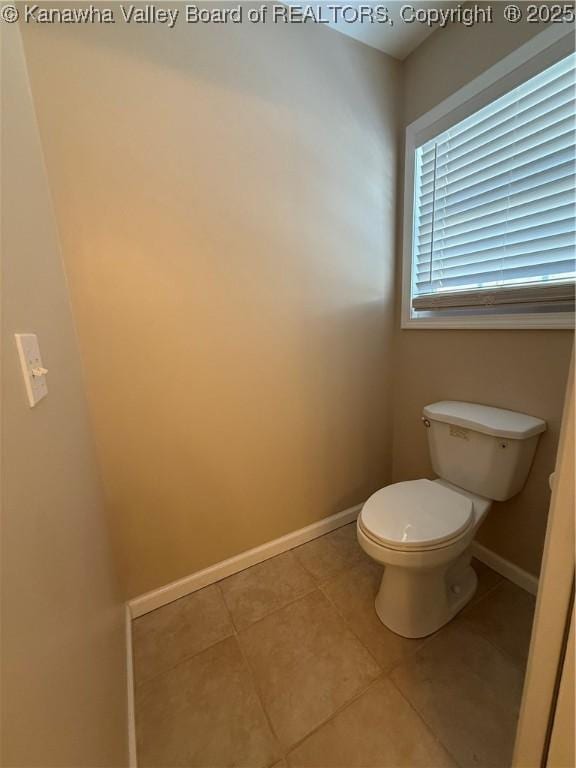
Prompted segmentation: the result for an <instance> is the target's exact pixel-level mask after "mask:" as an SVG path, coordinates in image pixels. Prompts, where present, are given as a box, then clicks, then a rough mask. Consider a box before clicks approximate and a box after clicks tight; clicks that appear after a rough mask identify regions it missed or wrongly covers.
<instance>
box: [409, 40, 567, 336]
mask: <svg viewBox="0 0 576 768" xmlns="http://www.w3.org/2000/svg"><path fill="white" fill-rule="evenodd" d="M575 77H576V54H574V53H569V54H568V55H563V56H561V57H560V58H559V59H558V60H556V61H555V62H554V63H552V64H550V65H548V66H546V67H545V68H544V69H541V71H539V72H538V73H537V74H535V75H532V76H530V77H528V78H527V79H524V80H523V81H522V82H521V83H520V84H518V85H516V86H515V87H513V88H511V89H510V88H509V89H508V90H507V91H506V92H504V93H503V95H499V96H498V97H496V98H492V99H491V100H488V101H487V103H484V105H483V106H482V107H481V108H479V109H474V108H473V107H474V105H472V111H471V112H470V113H469V114H468V116H466V117H464V118H463V119H461V118H460V119H457V120H454V117H453V118H452V120H453V122H451V121H450V119H449V118H450V116H449V115H448V116H445V119H444V123H445V122H446V117H448V122H451V124H450V125H449V127H448V128H445V129H441V130H438V127H439V123H438V121H435V123H432V125H430V126H426V128H425V129H424V130H421V129H420V131H419V135H417V136H414V137H413V138H414V139H415V140H413V141H411V142H407V151H409V152H410V153H411V158H410V160H411V162H410V164H409V171H410V178H409V179H408V182H409V184H408V193H409V194H412V200H411V203H412V205H411V210H410V211H409V213H410V221H409V225H410V231H409V237H408V241H409V258H410V262H409V265H408V266H409V271H410V279H409V282H408V281H405V284H407V288H408V289H409V297H408V299H409V307H408V308H407V309H408V317H405V319H407V320H408V321H409V322H408V323H404V325H405V326H406V325H412V324H419V325H422V324H426V325H432V326H436V327H438V325H444V326H446V327H469V326H470V325H471V324H472V325H477V326H487V325H490V326H492V327H496V326H498V325H503V326H506V327H513V326H517V327H522V326H525V325H527V323H525V318H526V316H529V318H530V321H529V323H528V325H530V326H531V327H541V326H547V327H550V326H561V327H566V326H567V325H568V326H569V324H570V322H571V319H572V316H571V315H570V313H573V310H574V279H575V276H576V272H575V261H574V258H575V239H576V155H575V135H576V134H575V131H576V119H575V115H576V99H575V95H576V93H575V90H576V89H575ZM484 100H485V101H486V94H485V95H484ZM440 125H442V122H441V121H440ZM568 316H569V317H568ZM410 321H412V322H410ZM471 321H472V322H471Z"/></svg>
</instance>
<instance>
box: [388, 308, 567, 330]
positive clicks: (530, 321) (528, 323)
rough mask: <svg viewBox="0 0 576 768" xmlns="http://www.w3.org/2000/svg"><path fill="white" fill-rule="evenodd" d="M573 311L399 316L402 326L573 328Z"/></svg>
mask: <svg viewBox="0 0 576 768" xmlns="http://www.w3.org/2000/svg"><path fill="white" fill-rule="evenodd" d="M574 320H575V316H574V313H573V312H556V313H549V314H522V315H520V314H516V315H514V314H509V315H490V316H486V315H472V314H470V315H466V316H460V317H430V316H428V317H411V316H405V317H403V318H402V325H401V327H402V328H403V329H404V330H410V329H412V330H419V329H421V330H424V329H436V330H461V331H470V330H482V329H485V330H486V329H492V330H498V329H502V330H504V329H507V330H574Z"/></svg>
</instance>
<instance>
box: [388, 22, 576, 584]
mask: <svg viewBox="0 0 576 768" xmlns="http://www.w3.org/2000/svg"><path fill="white" fill-rule="evenodd" d="M538 31H539V29H538V27H537V25H530V24H516V25H514V24H505V23H504V22H502V23H499V24H493V25H479V26H477V27H472V28H469V29H463V28H462V27H459V26H454V27H447V28H446V29H445V30H439V31H437V32H434V34H432V35H431V36H430V37H429V38H428V39H427V40H426V41H425V42H424V43H423V44H422V45H421V46H419V47H418V48H417V49H416V51H415V52H414V53H413V54H411V55H410V56H409V57H408V59H407V60H406V61H405V63H404V94H405V103H404V122H405V124H406V125H408V124H409V123H411V122H412V121H413V120H415V119H416V118H417V117H419V116H420V115H421V114H423V113H425V112H427V111H428V110H429V109H431V108H432V107H434V106H435V105H436V104H438V103H439V102H440V101H442V100H443V99H444V98H446V97H447V96H449V95H450V94H451V93H453V92H454V91H456V90H458V88H460V87H462V86H463V85H465V84H466V83H468V82H469V81H470V80H472V79H473V78H474V77H476V76H478V75H479V74H481V73H482V72H483V71H484V70H486V69H487V68H488V67H490V66H491V65H492V64H494V63H495V62H496V61H498V60H499V59H501V58H503V57H504V56H505V55H507V54H508V53H510V52H511V51H513V50H514V49H515V48H517V47H519V46H520V45H522V43H524V42H526V40H527V39H529V37H531V36H532V35H533V34H535V33H536V32H538ZM399 264H400V260H399ZM398 271H400V267H399V270H398ZM398 325H399V321H398V322H397V327H398ZM571 345H572V333H571V332H570V331H558V330H551V331H529V330H525V331H505V330H497V331H483V330H471V331H449V330H412V329H411V330H404V331H400V330H398V331H397V338H396V348H395V372H396V375H395V377H394V414H395V418H394V450H393V457H394V459H393V461H394V466H393V478H394V480H395V481H398V480H405V479H410V478H413V477H422V476H426V475H429V476H432V468H431V466H430V462H429V458H428V451H427V445H426V434H425V430H424V429H423V427H422V425H421V422H420V416H421V412H422V407H423V406H424V405H426V404H427V403H431V402H434V401H435V400H468V401H471V402H479V403H486V404H489V405H495V406H499V407H502V408H510V409H513V410H518V411H523V412H525V413H529V414H532V415H534V416H539V417H541V418H543V419H546V421H547V422H548V431H547V432H546V434H545V435H544V436H543V437H542V439H541V441H540V445H539V447H538V452H537V455H536V459H535V462H534V465H533V468H532V471H531V474H530V477H529V479H528V482H527V484H526V486H525V489H524V490H523V492H522V493H520V494H519V495H518V496H516V497H515V498H513V499H511V500H510V501H509V502H507V503H505V504H495V505H494V507H493V508H492V511H491V512H490V515H489V516H488V518H487V520H486V522H485V523H484V525H483V527H482V530H481V531H480V533H479V539H480V541H481V542H482V543H483V544H485V545H486V546H487V547H489V548H490V549H492V550H494V551H495V552H497V553H499V554H500V555H502V556H503V557H506V558H508V559H510V560H512V561H513V562H514V563H516V564H518V565H519V566H520V567H522V568H524V569H526V570H528V571H530V572H531V573H538V571H539V567H540V559H541V556H542V548H543V545H544V532H545V528H546V518H547V511H548V504H549V501H550V491H549V488H548V475H549V474H550V472H552V470H553V467H554V461H555V455H556V447H557V443H558V433H559V429H560V419H561V416H562V405H563V399H564V390H565V384H566V377H567V374H568V367H569V363H570V351H571Z"/></svg>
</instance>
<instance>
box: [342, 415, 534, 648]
mask: <svg viewBox="0 0 576 768" xmlns="http://www.w3.org/2000/svg"><path fill="white" fill-rule="evenodd" d="M422 421H423V422H424V425H425V426H426V427H427V428H428V430H427V432H428V446H429V449H430V455H431V458H432V466H433V468H434V472H435V473H436V474H437V475H438V476H439V479H437V480H411V481H409V482H405V483H395V484H394V485H389V486H387V487H386V488H382V489H380V490H379V491H377V492H376V493H374V494H373V495H372V496H371V497H370V498H369V499H368V501H367V502H366V503H365V504H364V506H363V507H362V511H361V512H360V515H359V517H358V523H357V533H358V541H359V543H360V546H361V547H362V549H363V550H364V551H365V552H366V553H367V554H368V555H370V557H372V558H373V559H374V560H376V562H378V563H380V564H381V565H383V566H385V568H384V574H383V576H382V582H381V584H380V590H379V592H378V595H377V597H376V613H377V614H378V616H379V618H380V620H381V621H382V622H383V623H384V624H385V625H386V626H387V627H388V628H389V629H391V630H392V631H393V632H396V633H397V634H399V635H403V636H404V637H425V636H426V635H430V634H432V632H435V631H436V630H437V629H439V628H440V627H442V626H443V625H444V624H446V623H447V622H448V621H450V619H452V617H453V616H455V614H456V613H458V611H460V610H461V609H462V608H463V607H464V606H465V605H466V603H467V602H468V601H469V600H470V599H471V597H472V595H473V594H474V592H475V590H476V584H477V579H476V574H475V573H474V570H473V568H472V567H471V565H470V559H471V546H472V540H473V538H474V535H475V533H476V531H477V530H478V527H479V525H480V523H481V522H482V521H483V520H484V518H485V517H486V514H487V513H488V510H489V509H490V506H491V505H492V502H493V501H505V500H506V499H509V498H511V497H512V496H514V495H515V494H517V493H518V492H519V491H520V490H521V489H522V487H523V485H524V483H525V481H526V478H527V476H528V472H529V470H530V466H531V464H532V459H533V458H534V453H535V451H536V445H537V443H538V439H539V436H540V433H542V432H544V431H545V429H546V422H544V421H542V419H537V418H534V417H533V416H526V415H524V414H522V413H516V412H514V411H505V410H502V409H500V408H491V407H488V406H485V405H475V404H473V403H461V402H455V401H446V402H440V403H434V404H433V405H427V406H426V407H425V408H424V415H423V417H422Z"/></svg>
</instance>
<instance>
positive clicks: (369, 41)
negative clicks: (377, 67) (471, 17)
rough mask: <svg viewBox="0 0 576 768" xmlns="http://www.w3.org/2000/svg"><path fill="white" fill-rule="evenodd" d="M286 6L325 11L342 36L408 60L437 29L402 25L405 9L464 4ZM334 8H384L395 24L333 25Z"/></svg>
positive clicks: (439, 0) (392, 0)
mask: <svg viewBox="0 0 576 768" xmlns="http://www.w3.org/2000/svg"><path fill="white" fill-rule="evenodd" d="M285 2H286V4H288V5H294V6H298V7H299V8H302V9H306V8H313V9H317V8H320V7H322V12H323V15H324V18H325V19H329V21H328V26H330V27H332V29H335V30H337V31H338V32H341V33H342V34H343V35H349V36H350V37H354V38H355V39H356V40H360V41H361V42H362V43H366V45H370V46H372V48H378V49H379V50H380V51H384V53H388V54H390V56H394V58H396V59H401V60H402V59H405V58H406V56H408V54H409V53H411V52H412V51H413V50H414V49H415V48H417V47H418V46H419V45H420V43H421V42H422V41H423V40H425V39H426V38H427V37H428V35H430V34H431V33H432V32H433V31H434V30H435V29H436V28H437V27H436V26H433V27H429V26H426V25H425V24H421V23H418V22H414V23H412V24H408V23H406V22H404V21H402V19H401V17H400V9H401V8H402V7H403V6H408V5H410V6H412V7H413V8H438V9H442V8H450V7H456V6H457V5H461V4H462V3H461V2H460V3H458V2H452V1H450V0H434V1H433V2H407V0H402V1H401V2H400V1H399V0H388V2H386V1H385V0H383V2H380V3H374V2H344V3H341V2H333V0H325V1H324V2H315V3H312V2H310V3H302V2H296V0H285ZM334 6H339V7H350V6H351V7H354V8H358V6H373V7H374V6H380V7H382V6H385V7H386V8H388V10H389V12H390V19H391V21H392V24H383V23H377V22H375V23H370V22H369V21H364V22H360V21H356V22H350V23H346V22H343V21H338V22H336V23H334V21H333V19H334V13H335V12H334V11H332V10H330V8H332V7H334Z"/></svg>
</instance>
